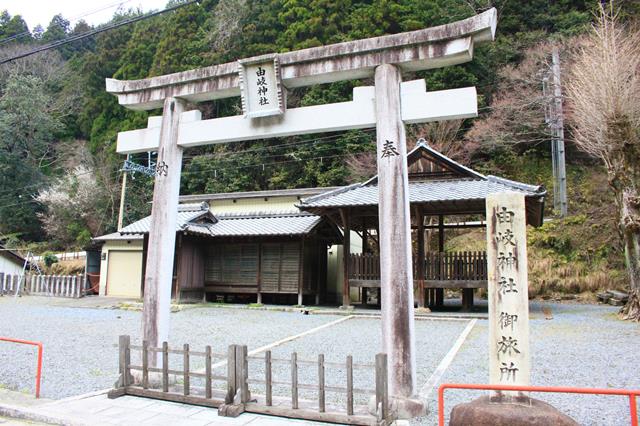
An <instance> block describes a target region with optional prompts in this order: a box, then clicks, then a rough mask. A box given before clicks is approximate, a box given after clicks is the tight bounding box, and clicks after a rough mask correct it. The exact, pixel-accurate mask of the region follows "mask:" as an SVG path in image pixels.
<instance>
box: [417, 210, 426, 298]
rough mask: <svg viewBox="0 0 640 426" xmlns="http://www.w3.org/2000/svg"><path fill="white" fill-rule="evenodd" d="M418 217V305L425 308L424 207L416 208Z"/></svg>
mask: <svg viewBox="0 0 640 426" xmlns="http://www.w3.org/2000/svg"><path fill="white" fill-rule="evenodd" d="M416 217H417V219H418V229H417V233H418V238H417V240H418V241H417V244H418V250H417V251H418V253H417V263H416V275H417V277H418V307H419V308H424V300H425V295H424V215H423V214H422V209H420V208H417V209H416Z"/></svg>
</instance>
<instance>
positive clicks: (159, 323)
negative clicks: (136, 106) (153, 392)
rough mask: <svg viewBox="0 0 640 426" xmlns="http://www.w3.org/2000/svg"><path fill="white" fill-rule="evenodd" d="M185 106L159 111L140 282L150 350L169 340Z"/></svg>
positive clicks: (170, 103) (168, 104)
mask: <svg viewBox="0 0 640 426" xmlns="http://www.w3.org/2000/svg"><path fill="white" fill-rule="evenodd" d="M185 105H186V104H185V102H184V101H182V100H180V99H178V98H173V97H170V98H167V99H165V101H164V106H163V110H162V126H161V128H160V147H159V149H158V159H157V163H156V177H155V185H154V189H153V204H152V206H151V226H150V228H149V245H148V247H149V248H148V250H149V251H148V254H147V265H146V269H145V278H144V305H143V307H142V335H143V338H144V340H146V341H147V343H148V344H149V345H150V346H151V347H156V348H157V347H159V346H160V345H161V344H162V342H164V341H167V340H168V339H169V314H170V312H171V306H170V305H171V284H172V282H173V259H174V249H175V244H176V232H175V229H176V223H177V220H178V209H177V205H178V197H179V195H180V173H181V171H182V148H180V147H179V146H178V131H179V124H180V115H181V114H182V112H184V111H185ZM157 355H158V356H151V357H150V359H149V364H150V365H151V366H156V365H158V364H159V355H161V354H160V353H158V354H157Z"/></svg>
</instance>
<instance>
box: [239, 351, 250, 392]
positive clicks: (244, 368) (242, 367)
mask: <svg viewBox="0 0 640 426" xmlns="http://www.w3.org/2000/svg"><path fill="white" fill-rule="evenodd" d="M247 355H248V354H247V345H237V346H236V389H238V390H239V391H240V402H241V403H243V404H244V403H247V402H249V399H251V398H250V394H249V358H248V357H247Z"/></svg>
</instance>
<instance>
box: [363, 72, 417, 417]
mask: <svg viewBox="0 0 640 426" xmlns="http://www.w3.org/2000/svg"><path fill="white" fill-rule="evenodd" d="M401 82H402V75H401V72H400V69H399V68H398V67H397V66H394V65H390V64H384V65H380V66H378V67H377V68H376V70H375V91H376V98H375V99H376V101H375V102H376V134H377V158H378V191H379V200H380V201H379V203H378V212H379V218H380V236H379V241H380V287H381V293H382V304H381V305H382V306H381V310H382V347H383V351H384V352H386V353H387V357H388V361H387V362H388V370H389V373H390V375H389V395H391V396H392V398H393V404H395V407H394V408H395V411H396V413H397V415H398V417H399V418H411V417H416V416H418V415H421V414H422V413H423V412H424V403H423V402H421V401H420V400H418V399H413V397H414V395H415V390H416V355H415V331H414V317H413V272H412V265H411V264H412V261H411V259H412V258H411V216H410V213H409V182H408V173H407V147H406V135H405V129H404V122H403V121H402V116H401V101H400V83H401Z"/></svg>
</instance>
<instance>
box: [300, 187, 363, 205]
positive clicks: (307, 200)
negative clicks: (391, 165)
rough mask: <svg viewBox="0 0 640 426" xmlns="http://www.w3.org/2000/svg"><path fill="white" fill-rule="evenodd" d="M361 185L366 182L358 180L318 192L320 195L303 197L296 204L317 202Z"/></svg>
mask: <svg viewBox="0 0 640 426" xmlns="http://www.w3.org/2000/svg"><path fill="white" fill-rule="evenodd" d="M360 186H364V184H363V183H361V182H357V183H352V184H349V185H346V186H341V187H339V188H336V189H333V190H331V191H327V192H323V193H321V194H318V195H313V196H311V197H308V198H303V199H301V200H300V203H299V204H296V205H295V206H296V207H298V206H301V205H304V204H307V203H313V202H316V201H318V200H322V199H323V198H326V197H331V196H334V195H338V194H342V193H343V192H347V191H350V190H352V189H354V188H356V187H360Z"/></svg>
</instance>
